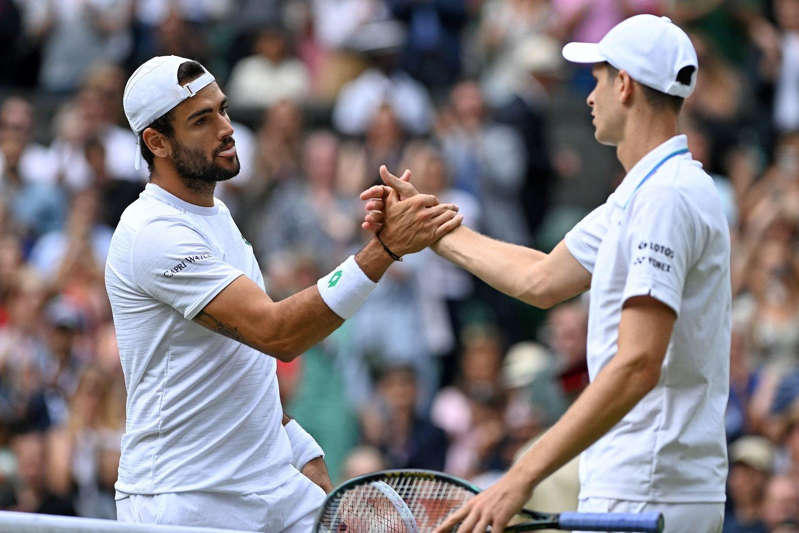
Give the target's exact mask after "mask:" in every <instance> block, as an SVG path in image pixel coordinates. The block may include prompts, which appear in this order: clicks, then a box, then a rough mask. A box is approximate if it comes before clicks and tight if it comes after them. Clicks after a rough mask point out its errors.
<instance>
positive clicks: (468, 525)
mask: <svg viewBox="0 0 799 533" xmlns="http://www.w3.org/2000/svg"><path fill="white" fill-rule="evenodd" d="M563 55H564V57H565V58H566V59H568V60H571V61H576V62H581V63H593V64H594V66H593V73H594V76H595V78H596V80H597V81H596V87H595V89H594V90H593V92H592V93H591V94H590V95H589V96H588V100H587V101H588V105H589V107H590V108H591V110H592V113H591V114H592V116H593V118H594V120H593V123H594V126H595V128H596V133H595V135H596V139H597V140H598V141H599V142H601V143H603V144H608V145H613V146H616V148H617V156H618V158H619V161H620V162H621V163H622V165H623V166H624V168H625V169H626V171H627V175H626V176H625V178H624V180H623V181H622V183H621V185H619V187H618V188H617V189H616V191H615V192H614V193H613V194H611V195H610V197H609V198H608V200H607V201H606V202H605V203H604V204H603V205H601V206H599V207H598V208H596V209H595V210H594V211H593V212H591V213H590V214H589V215H588V216H586V217H585V219H583V220H582V221H581V222H580V223H579V224H577V226H576V227H575V228H574V229H572V230H571V231H570V232H569V233H568V234H567V235H566V237H565V239H564V241H563V242H561V243H560V244H558V246H557V247H556V248H555V249H554V250H553V251H552V252H551V253H549V254H545V253H542V252H539V251H536V250H532V249H529V248H524V247H520V246H513V245H510V244H506V243H502V242H497V241H494V240H491V239H489V238H487V237H484V236H482V235H479V234H477V233H475V232H473V231H471V230H469V229H468V228H466V227H461V228H459V229H458V230H456V231H454V232H453V233H451V234H450V235H447V236H446V237H444V238H443V239H442V240H441V241H440V242H439V243H438V244H437V245H436V246H434V250H436V251H437V252H438V253H439V254H441V255H443V256H444V257H446V258H448V259H450V260H452V261H453V262H455V263H457V264H458V265H460V266H462V267H464V268H466V269H468V270H470V271H471V272H473V273H474V274H476V275H478V276H479V277H481V278H482V279H484V280H485V281H487V282H488V283H490V284H491V285H493V286H494V287H495V288H497V289H499V290H501V291H503V292H505V293H507V294H509V295H512V296H515V297H517V298H519V299H522V300H524V301H526V302H528V303H530V304H532V305H536V306H539V307H549V306H551V305H553V304H555V303H558V302H561V301H563V300H566V299H568V298H571V297H573V296H575V295H577V294H579V293H581V292H583V291H585V290H586V289H589V288H590V290H591V298H590V310H589V325H588V346H587V358H588V366H589V373H590V377H591V384H590V385H589V386H588V387H587V389H586V390H585V392H584V393H583V394H582V395H581V396H580V397H579V398H578V399H577V400H576V401H575V403H574V404H573V405H572V406H571V408H570V409H569V410H568V411H567V412H566V414H564V416H563V417H562V418H561V420H559V421H558V422H557V423H556V424H555V425H554V426H553V427H552V428H551V429H550V430H549V431H547V432H546V433H545V434H544V435H543V436H542V437H541V439H540V440H538V441H537V443H536V444H535V445H534V446H533V447H532V449H531V450H530V451H529V452H528V453H526V454H525V455H524V456H523V457H522V458H521V459H520V460H519V461H518V462H517V463H516V464H515V465H514V466H513V467H512V468H511V469H510V470H509V471H508V472H507V473H506V474H505V476H504V477H503V478H502V479H501V480H500V481H499V482H498V483H497V484H496V485H494V486H492V487H490V488H489V489H487V490H486V491H484V492H483V493H482V494H480V495H478V496H477V497H475V498H474V499H473V500H471V501H470V502H469V503H468V504H467V505H466V506H464V507H463V508H462V509H460V510H459V511H458V512H456V513H454V514H453V515H452V516H451V517H450V519H448V520H447V521H446V522H445V523H444V524H442V526H441V527H439V529H438V530H437V532H438V533H441V532H443V531H448V530H449V528H451V527H452V526H453V525H456V524H457V523H459V522H460V523H461V524H460V527H459V528H458V531H459V532H465V531H479V532H481V533H482V532H484V531H485V529H486V526H489V525H491V526H492V527H493V530H494V531H501V530H502V528H503V526H504V525H505V524H506V523H507V521H508V520H509V519H510V518H511V516H512V515H513V514H514V513H515V512H516V511H518V510H519V509H520V508H521V507H522V506H523V504H524V503H525V502H527V500H528V498H529V497H530V494H531V492H532V490H533V489H534V488H535V486H536V485H537V484H538V483H539V482H540V481H541V480H542V479H544V478H545V477H547V476H548V475H549V474H551V473H552V472H553V471H555V470H556V469H558V468H559V467H560V466H561V465H563V464H565V463H566V462H567V461H569V460H570V459H571V458H573V457H574V456H576V455H577V454H579V453H581V452H582V457H581V461H580V484H581V489H580V505H579V508H580V510H581V511H591V512H610V511H621V512H640V511H659V512H662V513H663V514H664V516H665V522H666V531H667V532H669V533H678V532H682V533H696V532H699V531H701V532H703V533H708V532H718V531H721V527H722V521H723V506H724V504H723V502H724V498H725V495H724V487H725V480H726V474H727V457H726V446H725V435H724V411H725V407H726V404H727V392H728V382H729V346H730V272H729V262H730V244H729V231H728V227H727V222H726V220H725V218H724V213H723V210H722V206H721V203H720V201H719V198H718V196H717V194H716V191H715V189H714V185H713V182H712V180H711V178H710V177H709V176H708V175H707V174H706V173H705V172H704V171H703V170H702V168H701V165H700V164H699V163H697V162H696V161H694V160H693V159H692V158H691V154H690V152H689V151H688V147H687V144H686V138H685V136H683V135H678V134H677V132H678V129H677V116H678V114H679V110H680V106H681V103H682V100H683V99H684V98H685V97H687V96H688V95H689V94H690V93H691V92H692V90H693V88H694V85H695V80H696V72H697V67H698V65H697V59H696V53H695V51H694V49H693V46H692V45H691V42H690V40H689V39H688V37H687V35H685V33H684V32H683V31H682V30H680V29H679V28H678V27H677V26H675V25H674V24H672V23H671V21H669V20H668V19H666V18H660V17H655V16H652V15H639V16H635V17H632V18H629V19H627V20H625V21H622V22H621V23H619V24H618V25H617V26H616V27H614V28H613V29H611V30H610V31H609V32H608V34H607V35H606V36H605V37H604V38H603V39H602V40H601V41H600V42H599V43H598V44H590V43H570V44H567V45H566V46H565V47H564V49H563ZM384 180H385V181H386V182H387V184H388V185H391V186H392V187H393V188H395V189H396V190H398V191H399V192H400V196H401V197H410V196H412V195H413V194H414V192H415V190H414V188H413V187H412V186H411V185H410V183H407V182H406V181H405V180H401V179H398V178H396V177H395V176H392V175H389V174H386V175H385V176H384ZM384 193H385V191H381V189H380V187H375V188H372V189H370V190H368V191H365V192H364V194H363V195H362V197H363V198H364V199H365V200H367V209H370V210H373V211H374V210H378V211H379V209H380V207H381V205H382V204H381V202H382V200H381V196H382V194H384ZM370 226H371V227H372V229H378V228H379V227H380V225H379V220H378V221H377V222H375V223H373V224H370Z"/></svg>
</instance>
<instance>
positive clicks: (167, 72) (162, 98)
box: [122, 56, 216, 170]
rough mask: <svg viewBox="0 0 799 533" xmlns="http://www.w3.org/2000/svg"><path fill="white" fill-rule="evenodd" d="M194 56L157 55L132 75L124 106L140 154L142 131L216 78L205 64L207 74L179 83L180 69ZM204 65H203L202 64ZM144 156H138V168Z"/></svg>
mask: <svg viewBox="0 0 799 533" xmlns="http://www.w3.org/2000/svg"><path fill="white" fill-rule="evenodd" d="M187 61H192V60H191V59H186V58H184V57H178V56H157V57H154V58H152V59H150V60H148V61H146V62H145V63H143V64H142V65H141V66H140V67H139V68H137V69H136V72H134V73H133V74H131V76H130V78H128V83H127V84H125V92H124V93H123V94H122V107H123V108H124V109H125V117H127V119H128V123H129V124H130V129H132V130H133V133H135V134H136V137H137V141H136V143H137V144H136V152H137V154H140V153H141V152H140V147H139V144H138V143H140V142H141V137H139V134H140V133H141V132H142V131H144V129H145V128H146V127H147V126H149V125H150V124H152V123H153V122H154V121H155V120H156V119H159V118H161V117H162V116H164V115H165V114H167V113H168V112H169V111H171V110H172V109H173V108H174V107H175V106H177V105H178V104H179V103H181V102H182V101H183V100H185V99H187V98H191V97H192V96H194V95H195V94H197V92H199V91H200V90H202V89H203V88H205V86H207V85H208V84H210V83H211V82H213V81H216V80H215V79H214V77H213V76H212V75H211V73H209V72H208V71H207V70H206V69H205V67H203V71H204V73H203V74H202V75H201V76H200V77H198V78H196V79H194V80H192V81H190V82H189V83H187V84H186V85H181V84H180V83H178V68H180V65H182V64H183V63H185V62H187ZM201 66H202V65H201ZM139 165H140V156H139V155H137V156H136V163H135V167H136V169H137V170H138V169H139Z"/></svg>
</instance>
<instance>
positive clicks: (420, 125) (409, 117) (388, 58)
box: [332, 21, 433, 135]
mask: <svg viewBox="0 0 799 533" xmlns="http://www.w3.org/2000/svg"><path fill="white" fill-rule="evenodd" d="M404 38H405V36H404V34H403V31H402V28H401V27H400V26H399V25H398V23H396V22H392V21H380V22H372V23H369V24H367V25H363V26H362V27H361V28H360V29H359V30H358V33H357V35H356V36H354V37H353V39H352V40H351V41H350V43H349V46H351V47H353V48H355V49H356V50H358V51H360V52H361V53H362V54H364V55H365V58H366V59H367V61H368V63H369V67H368V68H367V69H366V70H365V71H364V72H363V73H361V75H360V76H358V77H357V78H356V79H355V80H353V81H351V82H350V83H348V84H347V85H345V86H344V87H342V89H341V92H340V93H339V96H338V99H337V100H336V104H335V107H334V109H333V116H332V119H333V125H334V126H335V128H336V130H337V131H339V132H341V133H344V134H346V135H361V134H363V133H364V132H365V131H366V129H367V127H368V125H369V123H370V122H371V121H372V119H373V117H374V116H375V114H376V112H377V110H378V109H380V107H381V106H382V105H383V104H384V103H387V104H388V105H389V106H391V108H392V109H393V111H394V114H395V115H396V117H397V118H398V119H399V120H400V121H401V123H402V126H403V128H404V129H405V130H406V131H408V132H410V133H413V134H415V135H421V134H424V133H427V132H428V131H429V130H430V127H431V125H432V121H433V104H432V102H431V101H430V96H429V94H428V92H427V89H426V88H425V87H424V86H423V85H421V84H420V83H419V82H417V81H416V80H414V79H413V78H411V76H409V75H408V74H407V73H406V72H405V71H403V70H401V69H400V68H399V67H398V65H397V61H398V58H397V54H398V52H399V48H400V46H401V45H402V43H403V40H404Z"/></svg>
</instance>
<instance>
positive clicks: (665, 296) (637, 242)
mask: <svg viewBox="0 0 799 533" xmlns="http://www.w3.org/2000/svg"><path fill="white" fill-rule="evenodd" d="M630 209H632V210H633V212H632V213H631V214H630V217H629V218H628V221H627V224H628V226H627V227H628V231H627V235H626V239H625V240H624V241H623V245H624V246H627V250H628V252H629V253H628V254H626V257H628V258H629V259H628V260H629V261H630V263H629V268H628V274H627V281H626V283H625V286H624V294H623V296H622V301H623V302H624V301H627V300H628V299H629V298H632V297H633V296H643V295H649V296H652V297H653V298H655V299H657V300H659V301H660V302H663V303H664V304H666V305H668V306H669V307H670V308H671V309H672V310H673V311H674V312H675V313H676V314H677V315H678V316H679V314H680V306H681V304H682V295H683V289H684V287H685V278H686V275H687V273H688V270H689V269H690V267H691V265H693V263H694V261H695V257H696V248H697V245H696V243H697V234H698V230H697V226H696V218H695V217H694V213H692V211H691V209H690V205H689V204H688V201H687V200H686V199H685V198H684V197H683V196H682V195H681V194H680V193H679V192H677V191H675V190H673V189H668V188H652V189H650V190H647V191H646V193H645V194H644V193H643V191H642V192H641V193H639V194H638V196H637V197H636V199H635V202H634V203H633V204H632V205H631V206H630Z"/></svg>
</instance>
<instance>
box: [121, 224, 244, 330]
mask: <svg viewBox="0 0 799 533" xmlns="http://www.w3.org/2000/svg"><path fill="white" fill-rule="evenodd" d="M131 254H132V255H131V264H132V265H133V271H134V278H135V279H134V281H135V282H136V284H137V285H139V287H141V289H142V290H144V292H146V293H147V294H149V295H150V296H152V297H153V298H155V299H156V300H158V301H159V302H163V303H165V304H167V305H169V306H171V307H173V308H174V309H175V310H177V311H178V312H179V313H181V314H182V315H183V316H184V317H185V318H187V319H189V320H191V319H193V318H194V317H195V316H196V315H197V314H198V313H199V312H200V311H201V310H202V309H203V308H204V307H205V306H206V305H207V304H208V302H210V301H211V300H212V299H213V298H214V297H215V296H216V295H217V294H219V293H220V292H221V291H222V289H224V288H225V287H227V286H228V285H229V284H230V283H231V282H232V281H233V280H235V279H236V278H238V277H239V276H242V275H244V273H243V272H242V271H241V270H239V269H237V268H234V267H233V266H231V265H230V264H228V263H226V262H225V261H224V259H223V258H222V257H221V253H220V252H219V251H218V250H217V248H216V247H215V246H213V245H212V244H211V243H210V242H209V241H208V239H207V238H205V237H203V236H202V235H201V234H200V233H199V232H197V231H196V230H195V229H193V228H191V227H190V226H188V225H187V224H185V223H184V222H183V221H180V220H172V219H156V220H153V221H150V222H149V223H148V224H147V225H146V226H145V227H144V228H143V229H142V230H141V231H140V232H139V233H138V235H137V236H136V239H135V241H134V242H133V247H132V249H131Z"/></svg>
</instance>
